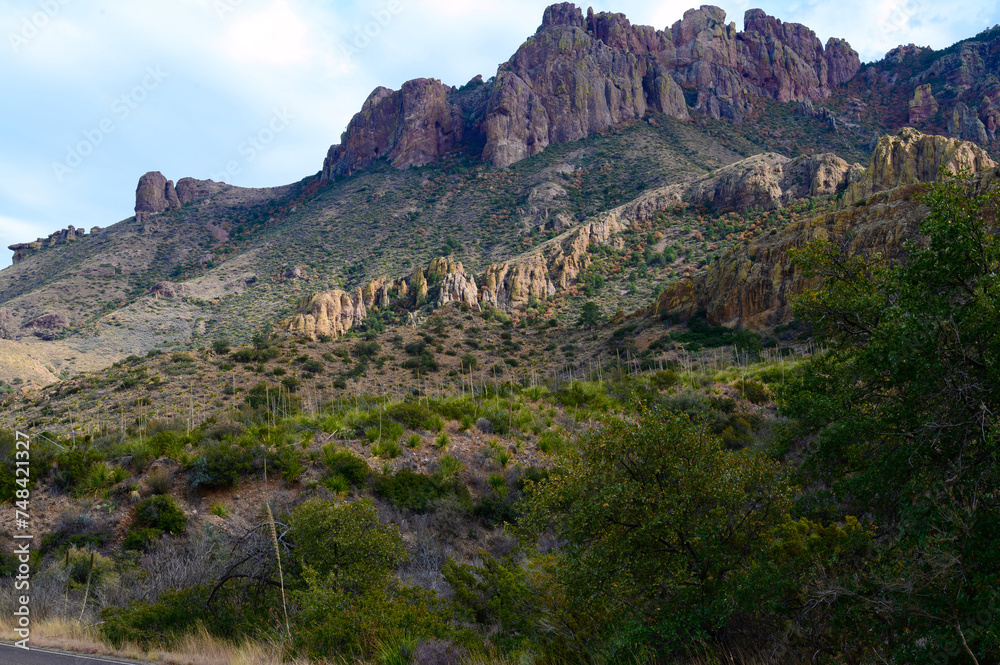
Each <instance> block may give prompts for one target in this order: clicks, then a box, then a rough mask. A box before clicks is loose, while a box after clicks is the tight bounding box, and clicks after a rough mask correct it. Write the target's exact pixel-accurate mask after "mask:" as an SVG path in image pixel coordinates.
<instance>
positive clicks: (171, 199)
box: [135, 171, 181, 221]
mask: <svg viewBox="0 0 1000 665" xmlns="http://www.w3.org/2000/svg"><path fill="white" fill-rule="evenodd" d="M180 207H181V202H180V199H178V198H177V191H176V190H175V189H174V181H173V180H167V179H166V178H165V177H164V176H163V174H162V173H160V172H159V171H150V172H149V173H147V174H145V175H144V176H142V177H141V178H139V184H138V185H137V186H136V188H135V216H136V218H137V219H139V221H142V220H143V219H144V218H146V217H148V216H149V215H158V214H160V213H161V212H165V211H167V210H173V209H176V208H180Z"/></svg>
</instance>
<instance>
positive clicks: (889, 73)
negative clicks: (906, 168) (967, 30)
mask: <svg viewBox="0 0 1000 665" xmlns="http://www.w3.org/2000/svg"><path fill="white" fill-rule="evenodd" d="M998 70H1000V28H998V27H994V28H992V29H990V30H987V31H985V32H982V33H980V34H979V35H977V36H976V37H974V38H972V39H967V40H963V41H961V42H959V43H958V44H955V45H954V46H953V47H951V48H948V49H944V50H943V51H939V52H938V53H935V52H934V51H933V49H931V48H929V47H918V46H915V45H913V44H909V45H906V46H900V47H897V48H895V49H893V50H891V51H889V52H888V53H886V55H885V57H884V58H883V59H882V60H881V61H879V62H876V63H873V64H872V66H870V67H868V68H867V71H866V74H865V75H866V78H867V80H868V81H869V83H871V84H874V83H876V82H878V83H879V84H880V86H879V87H878V88H871V92H872V93H874V94H876V95H879V96H885V97H888V96H889V95H891V96H892V97H895V98H897V99H898V98H899V97H902V96H904V95H905V96H906V97H908V98H909V100H910V101H909V109H908V111H909V112H908V114H907V116H906V117H905V122H906V124H908V125H909V126H912V127H916V128H917V129H922V130H925V131H930V132H944V131H945V130H946V131H947V133H948V135H949V136H950V137H951V138H956V139H962V140H965V141H974V142H976V143H978V144H980V145H985V144H986V143H988V142H989V141H992V140H994V139H995V138H996V129H997V126H998V125H1000V105H998V102H1000V82H998V81H997V77H996V72H997V71H998ZM882 86H884V88H883V87H882ZM889 120H890V122H893V121H894V120H892V119H891V118H890V119H889Z"/></svg>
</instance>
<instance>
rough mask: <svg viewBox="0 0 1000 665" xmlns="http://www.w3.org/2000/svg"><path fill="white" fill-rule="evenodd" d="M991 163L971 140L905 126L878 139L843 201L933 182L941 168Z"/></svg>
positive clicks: (980, 167) (978, 166)
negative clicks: (858, 176) (866, 163)
mask: <svg viewBox="0 0 1000 665" xmlns="http://www.w3.org/2000/svg"><path fill="white" fill-rule="evenodd" d="M994 166H996V162H994V161H993V160H992V159H991V158H990V156H989V155H988V154H987V153H986V151H985V150H983V149H982V148H980V147H979V146H977V145H976V144H974V143H970V142H968V141H959V140H957V139H952V138H948V137H945V136H935V135H932V134H924V133H922V132H919V131H917V130H916V129H913V128H912V127H904V128H903V129H901V130H900V131H899V132H897V133H896V134H894V135H891V136H888V135H887V136H883V137H881V138H880V139H879V140H878V143H877V144H876V145H875V150H874V151H873V152H872V156H871V160H870V162H869V165H868V169H867V171H866V172H865V174H864V176H863V177H861V178H859V179H858V180H857V182H853V183H851V184H850V185H848V187H847V190H846V191H845V192H844V197H843V203H844V204H845V205H852V204H854V203H857V202H858V201H863V200H865V199H867V198H868V197H870V196H871V195H872V194H874V193H876V192H880V191H883V190H887V189H893V188H895V187H901V186H903V185H911V184H915V183H918V182H934V181H936V180H937V179H938V177H939V175H940V172H941V170H942V169H943V170H945V171H947V172H949V173H957V172H958V171H960V170H962V169H968V170H970V171H972V172H978V171H984V170H986V169H989V168H992V167H994Z"/></svg>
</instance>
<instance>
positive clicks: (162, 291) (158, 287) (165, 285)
mask: <svg viewBox="0 0 1000 665" xmlns="http://www.w3.org/2000/svg"><path fill="white" fill-rule="evenodd" d="M186 292H187V287H186V286H184V285H183V284H177V283H176V282H157V283H156V284H154V285H153V286H152V287H151V288H150V289H149V293H150V294H151V295H152V296H153V298H154V299H156V300H159V299H160V298H166V299H167V300H174V299H175V298H180V297H182V296H184V294H185V293H186Z"/></svg>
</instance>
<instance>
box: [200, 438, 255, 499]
mask: <svg viewBox="0 0 1000 665" xmlns="http://www.w3.org/2000/svg"><path fill="white" fill-rule="evenodd" d="M253 460H254V454H253V452H252V451H251V450H248V449H246V448H243V447H242V446H240V445H238V444H235V443H233V442H231V441H211V442H209V443H207V444H205V445H203V446H202V447H201V450H200V454H199V455H198V457H196V458H195V459H194V461H193V462H192V463H191V466H190V470H189V472H188V483H189V484H190V485H191V487H192V488H194V489H197V488H199V487H209V488H218V487H232V486H234V485H235V484H236V483H237V482H239V480H240V479H241V478H243V477H245V476H247V475H249V474H250V471H251V469H252V462H253Z"/></svg>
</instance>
